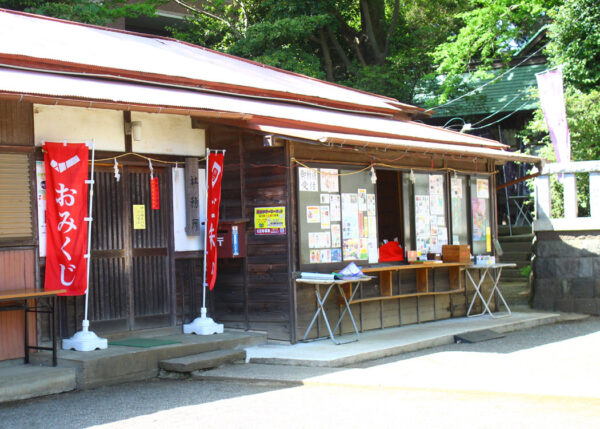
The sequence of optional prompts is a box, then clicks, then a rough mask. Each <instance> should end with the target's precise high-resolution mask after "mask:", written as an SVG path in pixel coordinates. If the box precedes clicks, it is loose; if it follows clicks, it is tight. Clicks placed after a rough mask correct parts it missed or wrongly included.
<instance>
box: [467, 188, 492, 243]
mask: <svg viewBox="0 0 600 429" xmlns="http://www.w3.org/2000/svg"><path fill="white" fill-rule="evenodd" d="M471 215H472V219H473V221H472V224H471V225H472V228H473V229H472V239H473V249H472V253H473V255H481V254H483V253H490V252H491V251H492V231H491V225H490V220H491V210H490V181H489V179H488V178H487V177H480V176H471Z"/></svg>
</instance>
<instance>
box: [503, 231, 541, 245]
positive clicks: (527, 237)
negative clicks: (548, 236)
mask: <svg viewBox="0 0 600 429" xmlns="http://www.w3.org/2000/svg"><path fill="white" fill-rule="evenodd" d="M534 237H535V235H534V234H533V233H531V232H530V233H526V234H513V235H500V236H498V240H499V241H500V244H502V243H511V242H515V241H516V242H532V241H533V238H534Z"/></svg>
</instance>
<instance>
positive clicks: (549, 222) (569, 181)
mask: <svg viewBox="0 0 600 429" xmlns="http://www.w3.org/2000/svg"><path fill="white" fill-rule="evenodd" d="M575 173H589V175H590V188H589V191H590V217H577V182H576V177H575ZM553 174H555V175H558V174H562V177H563V178H562V183H563V186H564V191H563V197H564V201H552V196H551V192H550V176H551V175H553ZM553 204H564V217H563V218H560V219H553V218H552V217H551V213H552V211H551V210H552V205H553ZM535 213H536V219H535V221H534V222H533V230H534V231H584V230H600V161H579V162H568V163H562V164H546V165H545V166H544V169H543V170H542V174H541V175H540V176H538V177H536V178H535Z"/></svg>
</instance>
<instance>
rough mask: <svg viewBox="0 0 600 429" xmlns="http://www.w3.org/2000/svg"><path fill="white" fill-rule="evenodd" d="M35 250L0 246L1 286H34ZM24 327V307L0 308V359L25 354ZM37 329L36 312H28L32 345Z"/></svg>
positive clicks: (4, 287)
mask: <svg viewBox="0 0 600 429" xmlns="http://www.w3.org/2000/svg"><path fill="white" fill-rule="evenodd" d="M35 252H36V250H35V249H33V248H32V249H2V250H0V290H8V289H16V288H33V287H35ZM31 303H33V301H31ZM9 304H10V303H0V305H9ZM24 328H25V320H24V317H23V311H21V310H18V311H3V312H0V361H2V360H6V359H15V358H21V357H23V356H24V343H23V341H24V336H23V330H24ZM36 332H37V331H36V323H35V314H34V313H32V314H30V315H29V338H30V342H31V344H32V345H33V344H35V339H36Z"/></svg>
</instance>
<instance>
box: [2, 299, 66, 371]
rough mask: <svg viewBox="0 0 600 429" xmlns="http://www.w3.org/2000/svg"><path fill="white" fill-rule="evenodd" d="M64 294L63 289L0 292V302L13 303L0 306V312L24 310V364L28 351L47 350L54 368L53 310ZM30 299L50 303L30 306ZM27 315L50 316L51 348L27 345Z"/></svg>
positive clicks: (27, 358) (55, 353)
mask: <svg viewBox="0 0 600 429" xmlns="http://www.w3.org/2000/svg"><path fill="white" fill-rule="evenodd" d="M65 292H66V290H65V289H59V290H44V289H32V288H20V289H8V290H3V291H0V302H14V304H11V305H9V306H0V311H13V310H24V315H25V323H24V333H23V336H24V340H23V343H24V348H25V363H29V350H32V349H33V350H49V351H51V352H52V366H56V364H57V351H56V313H55V310H56V304H57V295H58V294H60V293H65ZM31 299H35V300H41V299H48V300H49V301H50V302H48V304H47V306H45V307H43V306H41V305H40V304H39V303H36V305H33V306H32V305H29V303H28V301H29V300H31ZM29 313H47V314H49V315H50V318H51V319H50V320H51V335H52V347H45V346H44V347H43V346H32V345H30V344H29V317H28V316H29Z"/></svg>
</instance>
